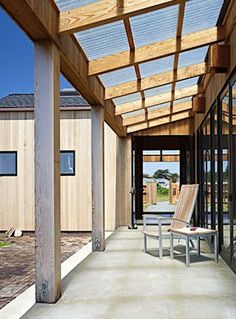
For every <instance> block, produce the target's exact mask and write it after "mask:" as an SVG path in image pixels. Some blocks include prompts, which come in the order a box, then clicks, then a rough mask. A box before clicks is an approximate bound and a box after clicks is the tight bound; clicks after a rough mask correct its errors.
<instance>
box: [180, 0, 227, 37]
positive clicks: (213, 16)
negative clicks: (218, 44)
mask: <svg viewBox="0 0 236 319" xmlns="http://www.w3.org/2000/svg"><path fill="white" fill-rule="evenodd" d="M223 2H224V0H190V1H187V2H186V6H185V15H184V24H183V32H182V34H188V33H191V32H196V31H200V30H203V29H207V28H210V27H214V26H215V25H216V23H217V20H218V17H219V14H220V10H221V7H222V5H223Z"/></svg>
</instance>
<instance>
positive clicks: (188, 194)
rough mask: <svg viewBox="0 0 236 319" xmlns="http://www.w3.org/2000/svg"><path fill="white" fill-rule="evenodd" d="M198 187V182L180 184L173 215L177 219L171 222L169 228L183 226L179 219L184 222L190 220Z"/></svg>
mask: <svg viewBox="0 0 236 319" xmlns="http://www.w3.org/2000/svg"><path fill="white" fill-rule="evenodd" d="M198 188H199V185H198V184H191V185H182V186H181V190H180V194H179V199H178V203H177V206H176V209H175V213H174V216H173V218H174V219H177V220H173V221H172V222H171V225H170V228H171V229H176V228H182V227H184V223H181V221H183V222H185V223H189V222H190V220H191V218H192V214H193V210H194V207H195V204H196V200H197V194H198ZM178 220H179V221H178Z"/></svg>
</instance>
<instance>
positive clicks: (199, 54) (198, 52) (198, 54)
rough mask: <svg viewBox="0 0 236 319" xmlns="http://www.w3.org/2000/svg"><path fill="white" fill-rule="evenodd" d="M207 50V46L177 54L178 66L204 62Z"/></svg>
mask: <svg viewBox="0 0 236 319" xmlns="http://www.w3.org/2000/svg"><path fill="white" fill-rule="evenodd" d="M207 51H208V46H205V47H202V48H198V49H194V50H190V51H186V52H183V53H180V55H179V68H182V67H185V66H188V65H192V64H196V63H201V62H204V60H205V57H206V54H207Z"/></svg>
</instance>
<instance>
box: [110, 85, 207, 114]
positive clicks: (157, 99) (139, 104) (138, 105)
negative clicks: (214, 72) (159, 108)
mask: <svg viewBox="0 0 236 319" xmlns="http://www.w3.org/2000/svg"><path fill="white" fill-rule="evenodd" d="M200 93H201V89H200V88H199V87H198V85H193V86H189V87H186V88H183V89H179V90H176V91H175V96H174V98H173V96H172V94H171V92H167V93H162V94H159V95H156V96H152V97H149V98H146V99H145V101H142V100H138V101H134V102H130V103H124V104H120V105H118V106H117V107H116V114H117V115H118V114H124V113H129V112H132V111H136V110H141V109H144V108H147V107H151V106H155V105H159V104H162V103H167V102H171V101H174V100H178V99H182V98H185V97H189V96H192V95H197V94H200Z"/></svg>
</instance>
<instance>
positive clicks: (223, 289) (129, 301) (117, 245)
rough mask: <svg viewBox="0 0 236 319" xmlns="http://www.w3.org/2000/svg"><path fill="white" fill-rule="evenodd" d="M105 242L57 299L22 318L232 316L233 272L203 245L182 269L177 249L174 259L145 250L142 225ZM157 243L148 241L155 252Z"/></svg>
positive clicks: (123, 229) (235, 282) (234, 307)
mask: <svg viewBox="0 0 236 319" xmlns="http://www.w3.org/2000/svg"><path fill="white" fill-rule="evenodd" d="M168 244H169V243H168V241H166V242H165V246H166V247H168ZM180 244H181V242H180ZM182 244H183V242H182ZM106 245H107V246H106V251H104V252H102V253H101V252H100V253H99V252H93V253H92V254H90V255H89V256H88V257H87V258H86V259H85V260H84V261H83V262H82V263H81V264H80V265H79V266H77V267H76V268H75V269H74V270H73V271H72V272H71V273H70V274H69V275H68V276H67V277H65V278H64V280H63V281H62V297H61V299H60V300H59V301H58V302H57V303H56V304H36V305H35V306H34V307H33V308H32V309H31V310H30V311H29V312H28V313H27V314H26V315H25V316H24V317H23V319H26V318H27V319H29V318H34V319H37V318H40V319H42V318H50V319H54V318H56V319H58V318H60V319H63V318H66V319H69V318H80V319H85V318H86V319H87V318H89V319H91V318H93V319H97V318H103V319H105V318H109V319H110V318H112V319H115V318H129V319H132V318H135V319H137V318H138V319H141V318H145V319H147V318H148V319H152V318H155V319H156V318H158V319H162V318H165V319H167V318H169V319H172V318H174V319H178V318H181V319H185V318H187V319H189V318H191V319H195V318H197V319H201V318H204V319H205V318H207V319H211V318H214V319H218V318H219V319H227V318H230V319H232V318H235V317H236V304H235V300H236V291H235V285H236V276H235V275H234V274H233V272H232V271H231V270H230V269H229V268H228V266H227V265H226V264H225V263H224V262H223V260H222V259H221V258H220V260H219V263H218V264H216V263H215V262H214V261H213V260H211V259H210V258H211V257H212V256H211V255H210V254H209V251H208V249H207V247H203V252H204V253H203V256H202V257H201V259H200V260H199V259H198V258H197V257H196V258H195V256H192V258H191V266H190V267H189V268H186V267H185V265H184V256H181V254H180V256H179V257H177V258H175V259H174V260H173V261H172V260H170V259H169V257H168V256H165V257H164V259H163V260H161V261H160V260H159V259H158V258H156V257H154V256H152V255H150V254H144V253H143V252H142V249H143V237H142V232H141V231H140V230H137V231H135V230H127V228H126V227H120V228H119V229H118V230H117V231H116V232H115V233H113V234H112V235H111V236H110V237H109V238H108V239H107V241H106ZM155 245H156V242H155V241H151V242H150V247H151V248H152V253H153V254H154V255H155V254H156V253H157V251H155ZM181 248H183V246H181V245H178V250H179V251H180V252H181V251H182V249H181ZM167 254H168V251H167V250H166V251H165V255H167Z"/></svg>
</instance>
